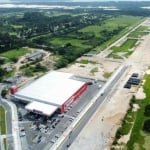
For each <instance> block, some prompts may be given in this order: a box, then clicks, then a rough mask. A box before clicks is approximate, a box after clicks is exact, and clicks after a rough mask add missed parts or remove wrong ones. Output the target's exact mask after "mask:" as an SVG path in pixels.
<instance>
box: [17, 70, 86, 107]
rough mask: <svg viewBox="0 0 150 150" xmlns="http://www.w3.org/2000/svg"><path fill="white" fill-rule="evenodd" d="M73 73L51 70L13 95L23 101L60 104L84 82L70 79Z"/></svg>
mask: <svg viewBox="0 0 150 150" xmlns="http://www.w3.org/2000/svg"><path fill="white" fill-rule="evenodd" d="M72 76H73V74H70V73H63V72H57V71H51V72H49V73H47V74H46V75H44V76H43V77H41V78H39V79H38V80H36V81H34V82H33V83H31V84H30V85H28V86H26V87H25V88H23V89H21V90H19V91H18V92H17V93H16V94H15V95H14V96H15V97H16V98H18V99H22V100H25V101H31V102H32V101H37V102H43V103H47V104H51V105H54V106H61V105H62V104H63V103H64V102H65V101H66V100H68V99H69V98H70V97H71V96H72V95H73V94H74V93H75V92H76V91H77V90H78V89H79V88H81V87H82V86H83V85H84V84H85V82H81V81H77V80H74V79H72V78H71V77H72Z"/></svg>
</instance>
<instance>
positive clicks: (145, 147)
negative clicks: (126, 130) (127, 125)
mask: <svg viewBox="0 0 150 150" xmlns="http://www.w3.org/2000/svg"><path fill="white" fill-rule="evenodd" d="M145 80H146V82H145V84H144V92H145V93H146V98H145V99H143V100H137V101H136V103H138V104H139V106H140V109H139V110H138V111H137V113H136V119H135V122H134V126H133V129H132V132H131V137H130V140H129V142H128V143H127V149H128V150H149V146H150V134H148V133H145V132H143V130H142V129H143V123H144V121H145V120H146V119H148V118H149V119H150V117H146V116H145V115H144V111H145V106H146V105H148V104H150V92H149V91H150V75H146V77H145Z"/></svg>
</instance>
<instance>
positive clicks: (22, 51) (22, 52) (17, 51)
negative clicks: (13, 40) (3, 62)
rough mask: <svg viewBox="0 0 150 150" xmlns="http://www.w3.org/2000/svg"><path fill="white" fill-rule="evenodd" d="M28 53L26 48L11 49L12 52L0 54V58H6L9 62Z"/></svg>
mask: <svg viewBox="0 0 150 150" xmlns="http://www.w3.org/2000/svg"><path fill="white" fill-rule="evenodd" d="M29 52H30V50H28V49H27V48H19V49H12V50H10V51H7V52H4V53H0V56H3V57H6V58H8V59H9V60H11V59H13V58H17V59H18V58H19V57H20V56H23V55H25V54H26V53H29Z"/></svg>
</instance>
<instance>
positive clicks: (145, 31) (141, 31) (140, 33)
mask: <svg viewBox="0 0 150 150" xmlns="http://www.w3.org/2000/svg"><path fill="white" fill-rule="evenodd" d="M148 33H149V29H148V27H146V26H140V27H139V28H138V29H136V30H135V31H134V32H132V33H131V34H129V36H128V37H133V38H141V37H142V36H144V35H146V34H148Z"/></svg>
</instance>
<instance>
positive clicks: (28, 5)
mask: <svg viewBox="0 0 150 150" xmlns="http://www.w3.org/2000/svg"><path fill="white" fill-rule="evenodd" d="M0 8H36V9H56V8H58V9H77V8H99V9H104V10H118V9H117V8H116V7H115V6H109V7H105V6H97V7H93V6H79V5H78V6H65V5H34V4H0Z"/></svg>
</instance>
